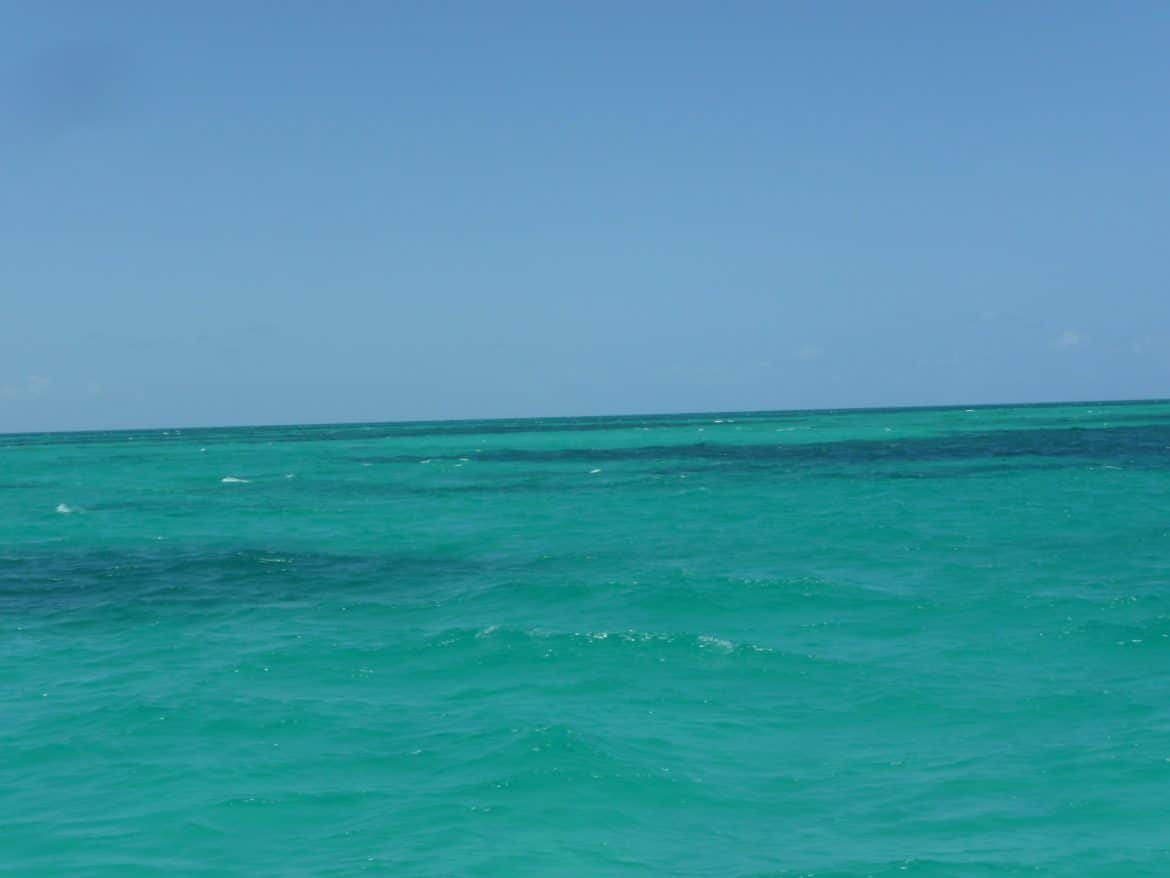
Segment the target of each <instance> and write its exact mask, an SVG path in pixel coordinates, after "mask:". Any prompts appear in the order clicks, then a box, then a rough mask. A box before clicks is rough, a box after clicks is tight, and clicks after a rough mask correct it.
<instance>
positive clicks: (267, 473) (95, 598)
mask: <svg viewBox="0 0 1170 878" xmlns="http://www.w3.org/2000/svg"><path fill="white" fill-rule="evenodd" d="M0 874H3V875H12V876H20V878H38V876H54V878H56V876H68V878H78V876H102V878H105V876H109V878H114V876H117V878H128V876H129V878H132V876H156V875H157V876H164V875H165V876H248V878H262V876H272V878H277V876H279V878H299V876H306V878H307V876H314V878H315V876H351V875H386V876H527V875H533V876H536V875H539V876H611V875H612V876H627V875H628V876H711V878H727V876H745V878H746V876H761V878H762V876H812V875H815V876H819V878H830V876H871V875H872V876H948V878H949V876H1012V875H1044V876H1078V878H1080V876H1095V878H1104V876H1127V878H1128V876H1147V875H1148V876H1166V875H1170V404H1168V403H1140V404H1136V403H1135V404H1101V403H1091V404H1077V405H1058V406H1030V407H999V408H975V409H964V408H949V409H904V410H880V411H878V410H874V411H821V412H787V413H720V414H703V415H678V416H667V417H649V416H648V417H612V418H580V419H576V418H574V419H545V420H513V421H476V422H443V423H396V424H369V425H340V426H339V425H334V426H301V427H263V428H249V429H197V430H195V429H189V430H188V429H185V430H156V431H131V432H107V433H73V434H38V435H8V436H0Z"/></svg>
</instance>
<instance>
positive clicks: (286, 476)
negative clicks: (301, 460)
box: [284, 473, 297, 479]
mask: <svg viewBox="0 0 1170 878" xmlns="http://www.w3.org/2000/svg"><path fill="white" fill-rule="evenodd" d="M296 476H297V474H296V473H285V474H284V477H285V478H286V479H295V478H296Z"/></svg>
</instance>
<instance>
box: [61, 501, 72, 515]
mask: <svg viewBox="0 0 1170 878" xmlns="http://www.w3.org/2000/svg"><path fill="white" fill-rule="evenodd" d="M57 511H58V512H60V513H61V514H62V515H68V514H69V513H70V512H72V511H73V507H72V506H69V505H67V504H65V503H58V504H57Z"/></svg>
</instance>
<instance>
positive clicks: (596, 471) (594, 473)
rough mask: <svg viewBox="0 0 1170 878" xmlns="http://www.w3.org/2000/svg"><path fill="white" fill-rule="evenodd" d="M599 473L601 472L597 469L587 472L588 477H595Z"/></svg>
mask: <svg viewBox="0 0 1170 878" xmlns="http://www.w3.org/2000/svg"><path fill="white" fill-rule="evenodd" d="M599 472H601V470H599V469H591V470H589V475H591V476H595V475H597V474H598V473H599Z"/></svg>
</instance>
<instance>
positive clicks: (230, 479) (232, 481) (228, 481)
mask: <svg viewBox="0 0 1170 878" xmlns="http://www.w3.org/2000/svg"><path fill="white" fill-rule="evenodd" d="M220 482H222V483H223V484H225V485H239V484H245V485H246V484H247V483H248V480H247V479H237V478H236V477H235V476H224V477H223V478H222V479H220Z"/></svg>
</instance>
